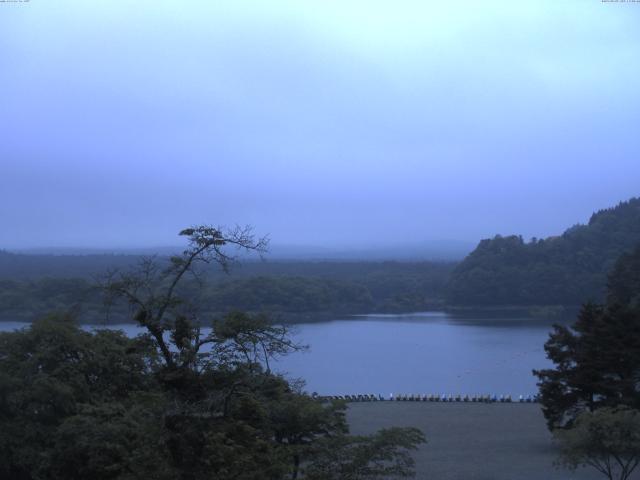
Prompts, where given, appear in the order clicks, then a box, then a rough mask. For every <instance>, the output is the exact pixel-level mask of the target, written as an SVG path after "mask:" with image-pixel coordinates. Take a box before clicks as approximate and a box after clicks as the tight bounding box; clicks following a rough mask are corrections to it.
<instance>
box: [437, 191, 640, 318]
mask: <svg viewBox="0 0 640 480" xmlns="http://www.w3.org/2000/svg"><path fill="white" fill-rule="evenodd" d="M638 243H640V199H638V198H634V199H631V200H629V201H627V202H622V203H620V204H619V205H617V206H616V207H614V208H610V209H606V210H601V211H599V212H596V213H594V214H593V215H592V217H591V219H590V220H589V223H588V224H587V225H576V226H574V227H572V228H570V229H568V230H567V231H565V232H564V233H563V234H562V235H561V236H559V237H550V238H546V239H535V238H534V239H531V241H529V242H526V241H525V240H524V239H523V238H522V237H520V236H507V237H502V236H496V237H495V238H493V239H489V240H482V241H481V242H480V244H479V245H478V247H477V248H476V249H475V250H474V251H473V252H472V253H471V254H470V255H469V256H468V257H467V258H466V259H465V260H464V261H463V262H461V263H460V264H459V265H458V266H457V267H456V268H455V270H454V271H453V273H452V275H451V278H450V279H449V282H448V285H447V287H446V299H447V302H448V303H449V304H454V305H475V306H489V305H580V304H582V303H583V302H584V301H585V300H589V299H590V300H591V301H595V302H602V301H604V297H605V293H606V283H607V273H608V272H609V271H610V270H611V268H612V267H613V265H614V263H615V261H616V260H617V259H618V258H619V257H620V255H622V254H624V253H625V252H628V251H629V250H631V249H632V248H633V247H635V245H637V244H638Z"/></svg>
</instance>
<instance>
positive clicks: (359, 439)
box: [305, 428, 426, 480]
mask: <svg viewBox="0 0 640 480" xmlns="http://www.w3.org/2000/svg"><path fill="white" fill-rule="evenodd" d="M425 441H426V440H425V438H424V435H423V434H422V432H421V431H420V430H418V429H416V428H390V429H385V430H380V431H379V432H377V433H376V434H374V435H371V436H346V435H342V436H336V437H331V438H326V439H324V440H323V441H322V442H320V445H318V451H317V453H316V455H315V457H314V459H313V461H312V462H311V463H310V464H309V465H308V466H307V467H306V469H305V478H307V479H309V480H359V479H368V478H379V479H391V478H406V477H413V475H414V473H413V467H414V460H413V458H412V457H411V451H413V450H416V448H417V445H419V444H420V443H424V442H425Z"/></svg>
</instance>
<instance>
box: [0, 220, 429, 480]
mask: <svg viewBox="0 0 640 480" xmlns="http://www.w3.org/2000/svg"><path fill="white" fill-rule="evenodd" d="M181 234H182V235H186V236H188V237H189V239H190V243H189V247H188V248H187V249H186V250H185V252H184V253H183V255H182V256H180V257H174V258H172V260H171V262H170V263H168V264H166V263H165V264H163V265H159V264H158V263H156V261H154V260H153V259H145V260H143V261H142V262H141V263H140V264H139V266H138V268H137V269H133V270H130V271H127V272H124V273H118V272H112V273H111V274H110V275H109V276H108V277H106V279H105V281H104V283H103V284H102V286H101V287H102V289H103V291H104V292H105V293H106V294H107V296H108V299H109V300H110V301H119V300H120V301H122V300H124V302H125V303H126V304H127V305H128V307H129V309H130V313H131V315H132V318H133V319H134V320H135V321H136V322H138V324H139V325H140V326H141V327H144V328H145V329H146V332H147V333H146V334H144V335H141V336H140V337H138V338H136V339H128V338H126V337H125V336H124V334H123V333H121V332H113V331H97V332H86V331H83V330H81V329H79V328H78V327H77V326H76V325H75V324H74V323H73V322H72V321H71V320H70V319H69V318H59V317H52V318H49V319H46V320H43V321H40V322H36V323H35V324H34V325H33V326H32V327H30V328H29V329H24V330H22V331H18V332H13V333H4V334H0V407H2V408H1V409H0V478H12V479H17V480H36V479H37V480H48V479H51V480H58V479H85V478H95V479H99V480H112V479H113V480H115V479H118V480H120V479H124V480H129V479H134V478H153V479H161V480H164V479H181V480H205V479H216V480H226V479H244V480H281V479H285V478H305V473H304V472H305V469H308V470H309V472H315V471H317V468H316V466H318V465H320V464H323V465H324V464H325V463H326V458H327V457H326V456H327V455H336V454H337V455H339V458H340V462H341V463H340V465H341V466H340V467H339V468H338V470H336V472H337V473H336V474H335V475H338V474H340V472H344V474H345V475H346V476H345V477H344V478H379V477H380V475H382V474H385V475H386V474H389V475H396V474H397V475H402V476H407V475H410V474H412V473H413V470H412V463H411V459H410V457H409V454H408V452H409V451H410V450H412V449H415V448H416V445H417V444H419V443H421V442H422V441H423V440H424V439H423V437H422V435H421V434H420V433H419V432H417V431H409V430H402V429H401V430H392V431H390V432H380V433H379V434H377V435H375V436H372V437H350V436H349V435H348V429H347V425H346V423H345V416H344V410H345V405H344V403H341V402H331V403H321V402H320V401H319V400H317V399H315V398H313V397H311V396H309V395H307V394H305V393H304V392H303V391H302V389H301V386H299V385H296V384H290V383H289V382H288V381H287V380H286V379H284V378H282V377H281V376H278V375H274V374H273V373H271V371H270V369H269V361H270V360H271V359H273V358H274V357H277V356H279V355H285V354H287V353H289V352H291V351H295V350H297V349H299V348H301V347H300V346H299V345H297V344H295V343H294V342H293V341H292V340H291V339H290V338H289V336H288V332H287V328H286V327H284V326H279V325H274V324H272V322H270V321H269V319H268V318H267V317H265V316H263V315H250V314H246V313H241V312H232V313H230V314H228V315H226V316H225V317H224V318H222V319H219V320H217V321H215V322H214V323H213V324H212V329H211V332H210V333H209V334H207V335H203V334H202V332H201V328H200V324H201V323H202V321H201V319H200V318H199V317H198V315H197V304H196V303H194V302H193V301H192V300H186V299H184V298H182V297H181V296H180V294H179V292H180V288H179V287H180V285H181V283H182V280H183V278H185V277H186V275H187V274H194V275H198V274H199V272H198V271H197V270H196V266H197V264H198V263H199V262H204V263H207V262H210V261H213V262H217V263H219V264H220V265H221V266H223V267H225V266H226V265H227V262H229V261H230V260H231V258H232V257H231V256H229V255H228V254H227V253H226V251H225V250H223V247H225V246H227V245H233V246H236V247H239V248H244V249H249V250H254V249H255V250H259V249H260V248H262V243H261V242H260V241H258V242H255V241H254V240H253V237H252V236H251V235H249V234H248V233H247V231H246V230H233V231H231V232H222V231H220V230H219V229H214V228H211V227H195V228H193V229H187V230H184V231H183V232H181ZM318 468H319V467H318ZM314 469H315V470H314ZM310 475H311V474H310ZM313 475H315V474H313ZM332 475H333V474H332ZM335 475H334V476H333V477H331V478H337V477H335ZM307 478H319V477H318V476H317V475H316V476H309V477H307ZM322 478H324V477H322Z"/></svg>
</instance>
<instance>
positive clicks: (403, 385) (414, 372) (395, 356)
mask: <svg viewBox="0 0 640 480" xmlns="http://www.w3.org/2000/svg"><path fill="white" fill-rule="evenodd" d="M552 323H553V322H552V321H551V320H541V319H536V320H532V319H524V318H513V317H511V318H496V317H492V318H482V317H481V316H473V315H466V316H464V317H460V316H454V315H451V314H447V313H442V312H427V313H415V314H406V315H363V316H359V317H355V318H354V317H351V318H350V319H345V320H335V321H331V322H321V323H312V324H302V325H296V326H294V327H293V328H294V336H295V337H296V339H297V340H298V341H300V342H302V343H304V344H307V345H309V350H308V351H306V352H301V353H295V354H293V355H290V356H288V357H284V358H282V359H280V360H279V361H278V362H277V364H276V365H275V366H274V367H273V368H274V369H276V370H279V371H280V372H283V373H286V374H287V375H288V376H289V377H294V378H303V379H305V380H306V383H307V390H308V391H310V392H311V391H315V392H318V393H320V394H325V395H330V394H357V393H375V394H383V395H385V396H388V395H389V394H390V393H392V392H395V393H427V394H428V393H438V394H449V393H452V394H458V393H459V394H480V393H488V394H496V395H501V394H505V395H506V394H510V395H515V396H517V395H528V394H533V393H536V379H535V378H534V377H533V376H532V374H531V370H532V369H534V368H545V367H547V366H549V365H550V363H549V361H548V360H547V359H546V358H545V354H544V350H543V344H544V342H545V341H546V339H547V336H548V334H549V331H550V329H551V324H552ZM23 326H25V324H24V323H19V322H0V329H1V330H13V329H15V328H20V327H23ZM86 328H94V327H86ZM114 328H120V329H122V330H124V331H125V332H126V333H127V334H128V335H135V334H136V333H138V332H139V331H141V330H140V329H139V328H138V327H136V326H134V325H117V326H115V327H114Z"/></svg>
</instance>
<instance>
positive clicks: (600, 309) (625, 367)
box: [534, 247, 640, 429]
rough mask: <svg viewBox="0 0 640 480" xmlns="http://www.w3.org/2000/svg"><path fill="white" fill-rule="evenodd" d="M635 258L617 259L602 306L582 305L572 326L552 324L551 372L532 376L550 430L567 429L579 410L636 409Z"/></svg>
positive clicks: (639, 333)
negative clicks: (606, 301)
mask: <svg viewBox="0 0 640 480" xmlns="http://www.w3.org/2000/svg"><path fill="white" fill-rule="evenodd" d="M638 259H640V247H639V248H636V250H635V251H634V252H633V253H632V254H629V255H625V256H623V257H621V258H620V260H619V261H618V263H617V264H616V267H615V268H614V269H613V271H612V274H611V276H610V280H609V285H610V289H609V299H610V302H609V303H608V304H607V305H594V304H586V305H584V306H583V307H582V310H581V312H580V314H579V315H578V319H577V321H576V322H575V324H574V325H573V326H572V327H565V326H558V325H556V326H555V327H554V331H553V332H552V333H551V335H550V336H549V340H548V341H547V342H546V344H545V351H546V352H547V356H548V357H549V359H551V360H552V361H553V362H554V364H555V365H556V368H554V369H545V370H539V371H535V372H534V373H535V375H537V376H538V379H539V383H538V385H539V387H540V393H541V397H542V404H543V411H544V414H545V417H546V419H547V423H548V425H549V427H550V428H551V429H554V428H558V427H565V426H571V425H572V424H573V422H574V421H575V419H576V417H577V416H578V415H579V414H580V413H581V412H583V411H585V410H586V411H593V410H596V409H598V408H601V407H615V406H617V405H627V406H629V407H633V408H640V391H639V388H638V386H639V381H640V309H639V308H638V307H637V305H636V304H635V303H634V301H632V299H635V298H637V296H638V295H639V294H640V290H634V289H633V288H632V287H633V286H634V285H635V286H636V287H635V288H637V287H638V286H639V285H640V282H638V278H639V277H640V269H635V270H634V269H632V270H629V269H628V265H634V264H635V262H638ZM621 272H622V273H623V274H624V278H623V279H621V278H620V276H619V275H620V274H621ZM630 288H631V289H630ZM620 302H627V303H620Z"/></svg>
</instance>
